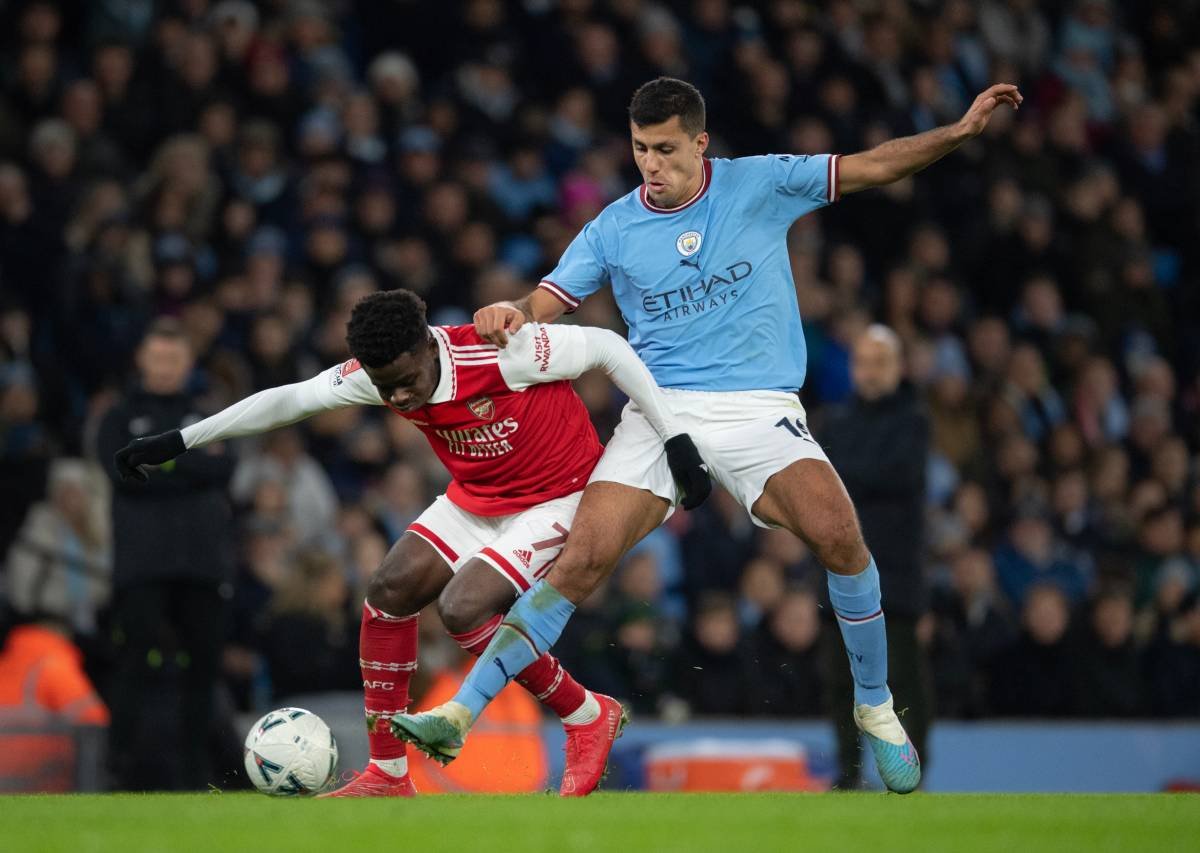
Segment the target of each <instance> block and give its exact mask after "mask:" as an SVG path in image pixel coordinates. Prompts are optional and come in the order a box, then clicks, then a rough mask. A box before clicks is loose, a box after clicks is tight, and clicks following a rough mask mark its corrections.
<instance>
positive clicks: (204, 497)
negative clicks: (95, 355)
mask: <svg viewBox="0 0 1200 853" xmlns="http://www.w3.org/2000/svg"><path fill="white" fill-rule="evenodd" d="M192 363H193V355H192V352H191V349H190V347H189V344H188V342H187V339H186V338H184V336H183V333H182V330H181V329H180V327H179V325H178V324H177V323H175V322H174V321H172V320H169V319H161V320H158V321H156V323H155V324H154V325H153V326H151V328H150V330H149V331H148V332H147V334H146V337H145V338H144V339H143V340H142V343H141V346H140V347H139V348H138V353H137V366H138V375H139V381H138V383H137V384H136V385H135V386H134V387H133V388H132V389H131V391H130V392H129V394H128V395H127V396H126V398H125V399H124V400H123V401H121V402H120V403H118V404H117V405H116V406H114V407H113V408H112V409H111V410H110V411H109V412H108V414H106V415H105V416H104V419H103V421H102V422H101V424H100V428H99V435H98V439H97V452H98V454H99V457H100V461H101V462H102V464H103V465H104V467H105V470H106V471H107V472H108V474H109V477H110V478H111V480H112V482H113V488H114V494H113V502H112V509H113V585H114V602H113V606H114V618H115V620H116V625H117V630H118V632H119V633H118V636H119V637H120V640H119V643H118V648H117V663H116V667H117V671H116V674H115V677H114V683H113V685H112V691H111V695H112V697H113V703H112V704H113V730H112V738H111V742H112V753H111V754H112V757H113V762H114V768H113V769H114V771H115V774H116V778H117V779H118V783H119V784H120V785H122V786H125V787H134V788H137V787H142V786H144V785H146V784H148V783H150V784H155V785H165V786H166V787H179V788H202V787H203V786H204V785H205V784H206V783H207V782H208V781H209V778H210V777H209V762H208V752H207V749H206V739H205V737H203V736H201V735H199V734H198V733H207V732H208V731H209V730H210V725H211V722H212V717H213V701H214V698H213V696H214V689H215V686H216V680H217V664H218V659H219V655H220V648H221V639H222V636H223V632H224V613H225V598H226V595H227V594H223V593H222V586H223V585H224V584H227V583H228V582H229V580H230V579H231V574H232V569H233V560H232V554H231V552H230V550H229V548H228V546H227V544H226V543H227V542H228V541H229V537H228V527H229V523H230V521H231V519H232V514H231V512H230V508H229V501H228V498H227V497H226V496H225V489H226V487H227V485H228V483H229V478H230V475H231V474H232V473H233V464H234V462H233V459H232V458H231V457H229V456H227V455H224V454H223V453H221V452H220V450H219V449H218V450H217V451H215V452H211V453H210V452H203V453H192V454H187V455H185V456H183V457H182V458H180V459H178V460H176V461H175V462H173V463H172V464H170V465H167V466H163V467H161V468H159V469H158V470H156V471H152V472H150V473H149V475H148V476H149V480H148V482H146V483H136V482H133V483H130V482H125V481H124V480H123V479H122V478H121V476H120V475H119V474H118V472H117V470H116V468H115V467H114V463H113V458H114V454H115V453H116V451H117V450H119V449H120V448H121V447H123V446H124V445H126V444H128V443H129V441H130V440H131V439H133V438H135V437H137V436H140V435H149V434H154V433H159V432H166V431H168V430H171V429H178V428H179V427H180V426H182V425H183V424H185V423H188V422H189V419H197V420H198V419H199V418H200V417H201V415H199V414H198V413H197V412H196V411H195V407H194V404H193V402H192V399H191V397H190V395H189V394H188V393H187V382H188V379H189V376H190V375H191V372H192ZM172 663H173V664H174V666H175V667H177V670H178V681H179V693H178V696H177V699H178V711H177V714H178V719H179V720H180V728H179V733H180V741H181V742H179V743H170V742H164V740H163V732H162V731H161V730H160V729H159V727H158V726H157V725H153V724H152V723H151V720H150V719H148V717H147V715H146V711H145V709H146V708H149V707H151V705H152V703H151V702H150V701H149V696H150V695H151V694H154V693H155V692H156V691H157V690H158V689H159V678H158V676H159V675H160V670H161V669H162V668H163V667H164V666H165V665H169V664H172ZM168 671H169V670H168ZM151 734H153V737H150V735H151ZM147 750H149V751H151V752H152V753H153V754H155V755H158V756H160V757H161V755H162V753H163V752H164V750H166V751H168V752H169V753H170V754H171V756H172V759H173V762H166V763H165V766H168V767H170V768H171V769H172V770H173V773H172V774H171V777H170V778H161V777H159V778H153V779H148V778H146V777H145V776H144V775H142V774H143V773H144V772H145V768H144V767H143V766H141V765H144V764H148V763H149V762H146V761H144V760H143V758H144V756H145V755H146V751H147ZM159 765H160V766H164V762H159Z"/></svg>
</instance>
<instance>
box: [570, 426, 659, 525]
mask: <svg viewBox="0 0 1200 853" xmlns="http://www.w3.org/2000/svg"><path fill="white" fill-rule="evenodd" d="M588 482H589V483H615V484H617V485H619V486H627V487H629V488H630V489H633V490H638V491H644V492H648V493H650V494H651V495H655V496H657V497H659V498H661V499H662V500H663V501H664V502H665V503H666V505H667V506H674V505H675V504H676V503H677V502H678V499H679V498H678V488H677V487H676V485H675V479H674V478H673V477H672V476H671V469H670V467H669V466H668V465H667V452H666V449H665V448H664V447H663V440H662V436H660V435H659V434H658V433H657V432H656V431H655V429H654V427H653V426H651V425H650V422H649V421H648V420H647V419H646V416H645V415H643V414H642V410H641V409H639V408H638V407H637V405H636V404H634V403H628V404H627V405H626V406H625V408H624V410H623V411H622V412H621V422H620V423H619V424H617V428H616V430H615V431H614V432H613V436H612V438H611V439H610V440H609V442H608V444H607V445H605V447H604V454H603V455H602V456H601V457H600V461H599V462H598V463H597V464H596V468H595V469H594V470H593V471H592V475H591V477H589V478H588ZM651 529H653V528H651Z"/></svg>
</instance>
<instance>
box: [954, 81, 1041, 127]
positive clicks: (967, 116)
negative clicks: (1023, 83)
mask: <svg viewBox="0 0 1200 853" xmlns="http://www.w3.org/2000/svg"><path fill="white" fill-rule="evenodd" d="M1023 100H1025V98H1024V96H1022V95H1021V93H1020V91H1018V89H1017V87H1016V86H1014V85H1013V84H1012V83H997V84H996V85H995V86H990V87H988V89H987V91H985V92H983V93H982V94H980V96H979V97H978V98H976V99H975V103H973V104H971V108H970V109H968V110H967V111H966V113H964V114H963V117H962V118H961V119H959V120H958V126H959V129H960V130H962V132H963V134H964V135H965V136H967V137H971V136H978V135H979V134H981V133H983V129H984V128H985V127H987V123H988V119H990V118H991V117H992V113H993V112H995V110H996V107H998V106H1000V105H1001V104H1008V105H1009V106H1010V107H1012V108H1013V109H1014V110H1017V109H1020V108H1021V101H1023Z"/></svg>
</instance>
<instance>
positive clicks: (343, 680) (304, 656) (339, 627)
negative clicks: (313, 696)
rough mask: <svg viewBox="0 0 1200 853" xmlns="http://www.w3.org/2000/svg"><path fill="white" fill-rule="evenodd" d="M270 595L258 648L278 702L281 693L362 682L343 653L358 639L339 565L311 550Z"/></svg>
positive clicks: (338, 687)
mask: <svg viewBox="0 0 1200 853" xmlns="http://www.w3.org/2000/svg"><path fill="white" fill-rule="evenodd" d="M285 571H286V575H287V576H286V578H285V579H284V580H283V582H282V583H281V584H280V585H279V587H278V589H277V590H276V591H275V593H274V595H273V596H272V598H271V603H270V615H269V616H268V617H267V620H266V624H265V625H264V627H263V637H262V651H263V656H264V657H265V659H266V663H267V667H268V671H269V673H270V678H271V688H272V695H273V696H274V699H275V702H276V703H277V704H283V703H284V699H285V697H289V696H298V695H302V694H306V693H316V692H320V691H324V690H355V689H357V688H359V687H361V686H362V685H361V684H360V683H359V682H360V681H361V677H360V676H359V674H358V673H357V672H355V671H354V668H353V667H348V666H346V665H345V661H346V657H347V656H348V655H349V656H352V654H351V653H352V652H353V650H354V648H355V647H356V645H357V643H358V632H357V628H356V626H355V624H354V621H353V620H352V619H350V618H349V616H350V601H349V586H348V585H347V583H346V576H345V573H344V571H343V569H342V566H341V564H340V563H339V562H338V561H337V560H336V559H334V558H333V557H332V556H330V555H329V554H324V553H321V552H319V551H315V552H310V553H308V554H306V555H304V556H302V557H300V558H299V559H297V560H296V561H295V563H294V565H292V566H290V567H288V568H287V569H286V570H285Z"/></svg>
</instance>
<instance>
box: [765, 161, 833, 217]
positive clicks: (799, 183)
mask: <svg viewBox="0 0 1200 853" xmlns="http://www.w3.org/2000/svg"><path fill="white" fill-rule="evenodd" d="M763 160H765V161H766V163H765V164H764V165H768V166H769V171H768V173H767V179H768V181H769V183H770V186H771V188H773V189H774V200H775V207H776V209H777V210H778V212H779V215H780V216H781V217H782V218H783V219H784V221H786V222H794V221H795V220H797V219H799V218H800V217H801V216H803V215H804V214H806V213H811V212H812V211H814V210H817V209H818V208H822V207H824V206H825V205H827V204H829V203H831V202H834V201H837V168H838V166H837V161H838V155H836V154H768V155H766V156H765V157H763ZM764 171H766V170H764Z"/></svg>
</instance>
